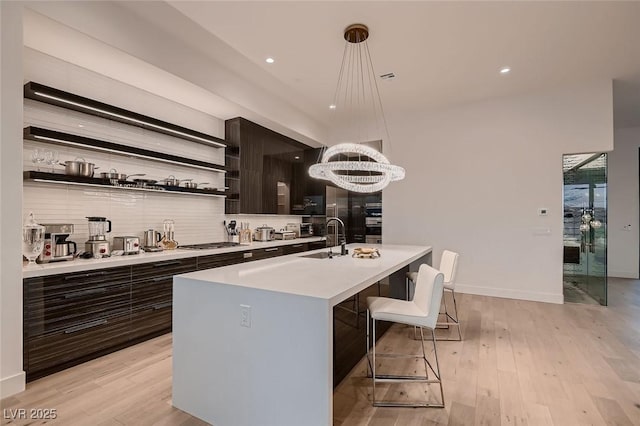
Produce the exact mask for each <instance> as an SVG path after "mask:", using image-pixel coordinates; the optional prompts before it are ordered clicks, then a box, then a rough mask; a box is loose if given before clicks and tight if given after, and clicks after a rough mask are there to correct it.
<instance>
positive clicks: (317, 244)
mask: <svg viewBox="0 0 640 426" xmlns="http://www.w3.org/2000/svg"><path fill="white" fill-rule="evenodd" d="M308 244H309V250H317V249H322V248H326V247H327V242H326V241H310V242H309V243H308Z"/></svg>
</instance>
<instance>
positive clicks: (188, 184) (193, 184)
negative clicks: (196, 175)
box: [184, 182, 209, 189]
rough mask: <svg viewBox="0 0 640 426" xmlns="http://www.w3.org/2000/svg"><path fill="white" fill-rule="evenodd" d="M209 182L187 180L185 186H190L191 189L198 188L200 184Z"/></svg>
mask: <svg viewBox="0 0 640 426" xmlns="http://www.w3.org/2000/svg"><path fill="white" fill-rule="evenodd" d="M208 183H209V182H199V183H196V182H185V183H184V187H185V188H190V189H196V188H197V187H198V185H207V184H208Z"/></svg>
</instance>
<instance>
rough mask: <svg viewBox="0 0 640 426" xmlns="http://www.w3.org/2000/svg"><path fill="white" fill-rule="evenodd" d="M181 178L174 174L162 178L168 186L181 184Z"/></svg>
mask: <svg viewBox="0 0 640 426" xmlns="http://www.w3.org/2000/svg"><path fill="white" fill-rule="evenodd" d="M185 180H187V181H188V180H191V179H182V181H185ZM182 181H181V180H180V179H176V177H175V176H174V175H169V176H168V177H166V178H164V179H162V183H163V184H164V185H167V186H180V182H182Z"/></svg>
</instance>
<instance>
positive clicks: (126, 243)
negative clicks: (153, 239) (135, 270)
mask: <svg viewBox="0 0 640 426" xmlns="http://www.w3.org/2000/svg"><path fill="white" fill-rule="evenodd" d="M111 250H112V251H113V250H122V251H123V252H124V254H138V253H140V238H138V237H113V246H112V248H111Z"/></svg>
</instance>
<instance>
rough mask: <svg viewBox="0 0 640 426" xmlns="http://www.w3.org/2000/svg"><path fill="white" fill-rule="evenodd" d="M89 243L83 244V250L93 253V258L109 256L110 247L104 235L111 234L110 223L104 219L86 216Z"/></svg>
mask: <svg viewBox="0 0 640 426" xmlns="http://www.w3.org/2000/svg"><path fill="white" fill-rule="evenodd" d="M87 219H88V220H89V241H87V242H86V243H85V244H84V250H85V251H87V252H91V253H93V257H94V258H96V259H100V258H101V257H107V256H109V255H110V254H111V246H110V245H109V241H107V236H106V235H105V234H107V233H109V232H111V221H110V220H108V219H107V218H106V217H100V216H88V217H87Z"/></svg>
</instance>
